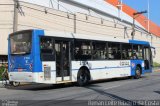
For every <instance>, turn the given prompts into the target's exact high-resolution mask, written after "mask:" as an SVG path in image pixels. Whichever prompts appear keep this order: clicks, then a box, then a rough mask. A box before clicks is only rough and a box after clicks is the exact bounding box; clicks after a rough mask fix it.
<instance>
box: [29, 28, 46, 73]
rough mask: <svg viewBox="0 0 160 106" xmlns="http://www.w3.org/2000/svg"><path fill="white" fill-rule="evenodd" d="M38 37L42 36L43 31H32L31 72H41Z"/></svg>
mask: <svg viewBox="0 0 160 106" xmlns="http://www.w3.org/2000/svg"><path fill="white" fill-rule="evenodd" d="M40 36H44V30H33V44H34V45H32V48H34V49H33V54H34V63H33V72H42V61H41V60H40Z"/></svg>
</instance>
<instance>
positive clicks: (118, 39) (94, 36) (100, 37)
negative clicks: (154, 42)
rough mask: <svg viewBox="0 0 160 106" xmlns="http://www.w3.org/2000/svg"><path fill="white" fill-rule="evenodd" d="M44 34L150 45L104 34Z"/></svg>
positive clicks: (48, 32)
mask: <svg viewBox="0 0 160 106" xmlns="http://www.w3.org/2000/svg"><path fill="white" fill-rule="evenodd" d="M44 33H45V35H46V36H55V37H66V38H75V39H87V40H99V41H110V42H124V43H132V44H142V45H150V43H149V42H147V41H141V40H128V39H122V38H118V37H114V36H110V35H107V34H106V36H104V35H103V36H102V35H86V34H76V33H70V32H55V31H54V32H53V31H45V32H44Z"/></svg>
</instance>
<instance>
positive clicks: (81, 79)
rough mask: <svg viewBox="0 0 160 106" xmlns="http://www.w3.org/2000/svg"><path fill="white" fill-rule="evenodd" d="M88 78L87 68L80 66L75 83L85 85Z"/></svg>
mask: <svg viewBox="0 0 160 106" xmlns="http://www.w3.org/2000/svg"><path fill="white" fill-rule="evenodd" d="M89 80H90V74H89V72H88V70H87V69H85V68H82V69H80V70H79V71H78V75H77V83H78V85H79V86H85V85H87V84H88V82H89Z"/></svg>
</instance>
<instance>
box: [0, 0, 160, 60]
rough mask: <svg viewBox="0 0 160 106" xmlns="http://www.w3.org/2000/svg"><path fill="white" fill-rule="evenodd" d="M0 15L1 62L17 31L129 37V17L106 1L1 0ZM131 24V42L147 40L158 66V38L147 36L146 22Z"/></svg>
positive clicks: (159, 39) (153, 35) (151, 34)
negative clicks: (13, 33)
mask: <svg viewBox="0 0 160 106" xmlns="http://www.w3.org/2000/svg"><path fill="white" fill-rule="evenodd" d="M0 14H1V17H0V62H1V63H2V62H5V61H6V58H7V52H8V50H7V48H8V45H7V38H8V34H9V33H12V32H14V31H18V30H25V29H45V30H51V31H59V32H62V31H63V32H72V33H79V34H89V35H92V36H94V35H100V36H113V37H117V38H124V39H131V38H132V37H131V33H132V31H133V29H132V27H133V18H132V17H131V16H130V15H129V14H127V13H125V12H123V11H122V10H121V9H120V8H116V7H115V6H114V5H113V4H112V3H110V2H109V1H108V2H107V0H45V1H44V0H27V1H26V0H19V1H18V0H1V1H0ZM144 21H145V20H144ZM135 25H136V27H135V30H136V31H135V37H134V39H137V40H145V41H149V42H150V43H151V45H152V46H154V47H155V48H156V58H154V61H156V62H159V63H160V60H159V59H158V58H159V55H160V35H158V34H157V33H154V32H153V33H152V32H150V33H148V30H147V29H146V27H147V22H146V24H142V23H140V22H139V21H138V20H135ZM157 30H158V29H157Z"/></svg>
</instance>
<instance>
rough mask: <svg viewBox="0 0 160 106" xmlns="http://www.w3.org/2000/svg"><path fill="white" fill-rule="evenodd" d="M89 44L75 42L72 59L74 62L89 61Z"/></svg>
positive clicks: (88, 42) (87, 42) (86, 42)
mask: <svg viewBox="0 0 160 106" xmlns="http://www.w3.org/2000/svg"><path fill="white" fill-rule="evenodd" d="M91 48H92V47H91V42H90V41H79V40H76V41H75V49H74V57H75V59H76V60H90V59H91V57H92V56H91Z"/></svg>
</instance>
